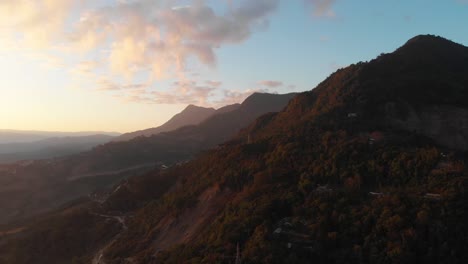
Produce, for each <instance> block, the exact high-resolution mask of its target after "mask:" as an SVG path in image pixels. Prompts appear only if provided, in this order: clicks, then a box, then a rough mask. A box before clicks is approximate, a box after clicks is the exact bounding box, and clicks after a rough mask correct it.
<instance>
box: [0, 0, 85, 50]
mask: <svg viewBox="0 0 468 264" xmlns="http://www.w3.org/2000/svg"><path fill="white" fill-rule="evenodd" d="M76 4H77V1H73V0H2V1H1V2H0V26H1V27H2V31H3V30H5V31H6V32H3V34H2V38H3V39H2V41H8V42H10V43H15V44H19V45H27V47H28V48H32V49H44V48H47V47H48V46H49V45H50V44H51V43H54V41H58V40H59V39H60V37H61V36H62V35H63V33H64V31H63V30H64V28H63V24H64V21H66V20H67V19H68V17H69V15H70V11H71V10H72V9H73V7H75V6H76Z"/></svg>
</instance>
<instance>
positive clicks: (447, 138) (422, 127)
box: [386, 103, 468, 151]
mask: <svg viewBox="0 0 468 264" xmlns="http://www.w3.org/2000/svg"><path fill="white" fill-rule="evenodd" d="M386 112H387V117H388V120H389V122H390V124H391V125H392V126H394V127H396V128H398V129H402V130H406V131H410V132H416V133H418V134H421V135H424V136H426V137H429V138H431V139H433V140H434V141H435V142H437V144H440V145H441V146H444V147H448V148H453V149H458V150H464V151H466V150H468V109H466V108H461V107H455V106H450V105H431V106H425V107H421V108H419V109H416V108H414V107H411V106H409V105H407V106H406V111H405V112H406V114H405V115H404V116H402V115H401V114H400V115H399V114H398V113H397V112H398V111H396V109H395V104H392V103H389V104H387V105H386Z"/></svg>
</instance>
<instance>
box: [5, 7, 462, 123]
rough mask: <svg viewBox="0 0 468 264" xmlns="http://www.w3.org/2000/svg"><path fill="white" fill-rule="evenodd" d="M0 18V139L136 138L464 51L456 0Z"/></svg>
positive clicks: (33, 12) (32, 10)
mask: <svg viewBox="0 0 468 264" xmlns="http://www.w3.org/2000/svg"><path fill="white" fill-rule="evenodd" d="M38 3H39V4H38ZM7 14H8V15H7ZM0 17H2V18H1V19H0V71H2V72H3V78H1V80H0V92H1V96H0V128H9V129H31V130H61V131H78V130H106V131H119V132H127V131H133V130H138V129H143V128H147V127H152V126H156V125H159V124H161V123H163V122H164V121H166V120H167V119H168V118H170V117H171V116H173V115H174V114H175V113H177V112H179V111H181V110H182V109H183V108H184V107H186V105H187V104H190V103H192V104H198V105H204V106H210V107H219V106H221V105H224V104H230V103H234V102H240V101H242V100H243V99H244V98H245V97H246V96H248V95H249V94H251V93H252V92H254V91H268V92H279V93H285V92H292V91H305V90H310V89H312V88H314V87H315V86H316V85H317V84H318V83H319V82H321V81H322V80H323V79H324V78H326V77H327V76H329V75H330V74H331V73H332V72H334V71H335V70H336V69H337V68H340V67H345V66H347V65H349V64H351V63H355V62H358V61H367V60H370V59H372V58H374V57H376V56H378V55H379V54H380V53H382V52H391V51H393V50H395V49H396V48H398V47H399V46H401V45H403V44H404V43H405V42H406V41H407V40H408V39H409V38H411V37H413V36H415V35H418V34H435V35H440V36H443V37H446V38H448V39H451V40H453V41H455V42H458V43H462V44H464V45H468V26H467V25H468V2H467V1H464V0H446V1H440V0H426V1H422V0H421V1H420V0H412V1H401V0H392V1H350V0H336V1H331V0H258V1H248V0H244V1H242V0H231V1H227V0H226V1H221V0H217V1H215V0H212V1H188V0H185V1H177V0H165V1H149V0H132V1H111V0H106V1H102V0H101V1H86V0H84V1H82V0H80V1H75V0H47V1H46V0H34V1H33V0H22V1H17V0H6V1H2V3H0ZM30 21H34V23H29V22H30Z"/></svg>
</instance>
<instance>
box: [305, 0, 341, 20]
mask: <svg viewBox="0 0 468 264" xmlns="http://www.w3.org/2000/svg"><path fill="white" fill-rule="evenodd" d="M305 1H306V3H307V4H310V5H312V15H313V16H314V17H329V18H330V17H336V14H335V12H334V11H333V9H332V7H333V5H334V4H335V2H336V0H305Z"/></svg>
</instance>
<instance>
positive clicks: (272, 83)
mask: <svg viewBox="0 0 468 264" xmlns="http://www.w3.org/2000/svg"><path fill="white" fill-rule="evenodd" d="M258 84H259V85H262V86H266V87H270V88H277V87H280V86H283V85H284V83H283V82H280V81H272V80H264V81H260V82H258Z"/></svg>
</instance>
